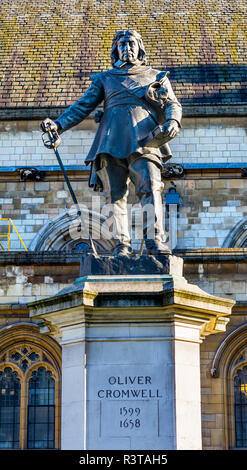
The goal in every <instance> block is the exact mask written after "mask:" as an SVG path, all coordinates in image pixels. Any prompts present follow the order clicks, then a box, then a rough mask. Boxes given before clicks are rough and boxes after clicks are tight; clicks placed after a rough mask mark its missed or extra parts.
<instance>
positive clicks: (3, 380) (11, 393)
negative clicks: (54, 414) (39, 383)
mask: <svg viewBox="0 0 247 470" xmlns="http://www.w3.org/2000/svg"><path fill="white" fill-rule="evenodd" d="M20 397H21V384H20V380H19V379H18V375H17V372H15V371H13V370H12V369H11V368H10V367H6V368H5V369H4V371H1V372H0V448H1V449H18V448H19V429H20Z"/></svg>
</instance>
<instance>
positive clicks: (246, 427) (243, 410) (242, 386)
mask: <svg viewBox="0 0 247 470" xmlns="http://www.w3.org/2000/svg"><path fill="white" fill-rule="evenodd" d="M234 398H235V435H236V447H247V367H244V368H243V369H242V370H238V371H237V375H236V377H235V379H234Z"/></svg>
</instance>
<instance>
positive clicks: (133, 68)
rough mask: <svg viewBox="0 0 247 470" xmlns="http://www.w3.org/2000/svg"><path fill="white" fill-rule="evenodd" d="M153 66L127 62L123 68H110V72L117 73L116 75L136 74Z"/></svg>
mask: <svg viewBox="0 0 247 470" xmlns="http://www.w3.org/2000/svg"><path fill="white" fill-rule="evenodd" d="M150 69H151V67H149V66H146V65H140V64H138V65H129V64H126V65H124V66H122V67H121V68H120V67H114V68H113V69H110V70H108V72H110V73H112V74H114V75H115V74H116V75H119V74H121V75H136V74H139V73H145V72H147V71H148V70H150Z"/></svg>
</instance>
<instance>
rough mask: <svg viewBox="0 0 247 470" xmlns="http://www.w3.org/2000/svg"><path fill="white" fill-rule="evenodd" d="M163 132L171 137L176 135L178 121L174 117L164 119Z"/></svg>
mask: <svg viewBox="0 0 247 470" xmlns="http://www.w3.org/2000/svg"><path fill="white" fill-rule="evenodd" d="M163 132H164V133H165V134H167V135H168V136H169V137H170V138H171V139H173V138H174V137H176V135H178V133H179V125H178V122H177V121H175V119H170V120H169V121H166V123H165V124H164V125H163Z"/></svg>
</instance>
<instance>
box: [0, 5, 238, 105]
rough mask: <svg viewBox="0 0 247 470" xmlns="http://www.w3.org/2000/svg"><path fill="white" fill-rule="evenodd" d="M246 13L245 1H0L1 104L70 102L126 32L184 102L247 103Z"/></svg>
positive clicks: (102, 66) (107, 61)
mask: <svg viewBox="0 0 247 470" xmlns="http://www.w3.org/2000/svg"><path fill="white" fill-rule="evenodd" d="M246 12H247V4H246V0H207V1H206V0H161V1H160V0H42V1H40V0H1V3H0V107H4V106H8V107H20V106H30V107H32V106H63V105H69V104H71V103H72V102H74V101H75V99H77V98H78V97H79V96H81V94H82V93H83V91H84V90H85V89H86V88H87V86H88V84H89V82H90V79H89V77H90V75H91V74H92V73H95V72H98V71H101V70H105V69H107V68H109V67H111V63H110V50H111V41H112V37H113V35H114V34H115V32H116V31H117V30H119V29H127V28H130V29H136V30H137V31H138V32H139V33H141V34H142V37H143V41H144V45H145V48H146V52H147V56H148V61H149V63H150V65H152V66H154V67H156V68H161V69H168V70H170V71H171V75H170V78H171V81H172V83H173V87H174V89H175V91H176V94H177V96H178V98H179V99H180V100H181V101H182V103H188V104H193V103H195V104H198V103H211V104H212V103H216V104H217V103H221V104H231V103H241V102H242V103H247V90H246V88H247V87H246V81H247V79H246V76H247V60H246V59H247V47H246V44H247V31H246V17H247V15H246Z"/></svg>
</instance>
